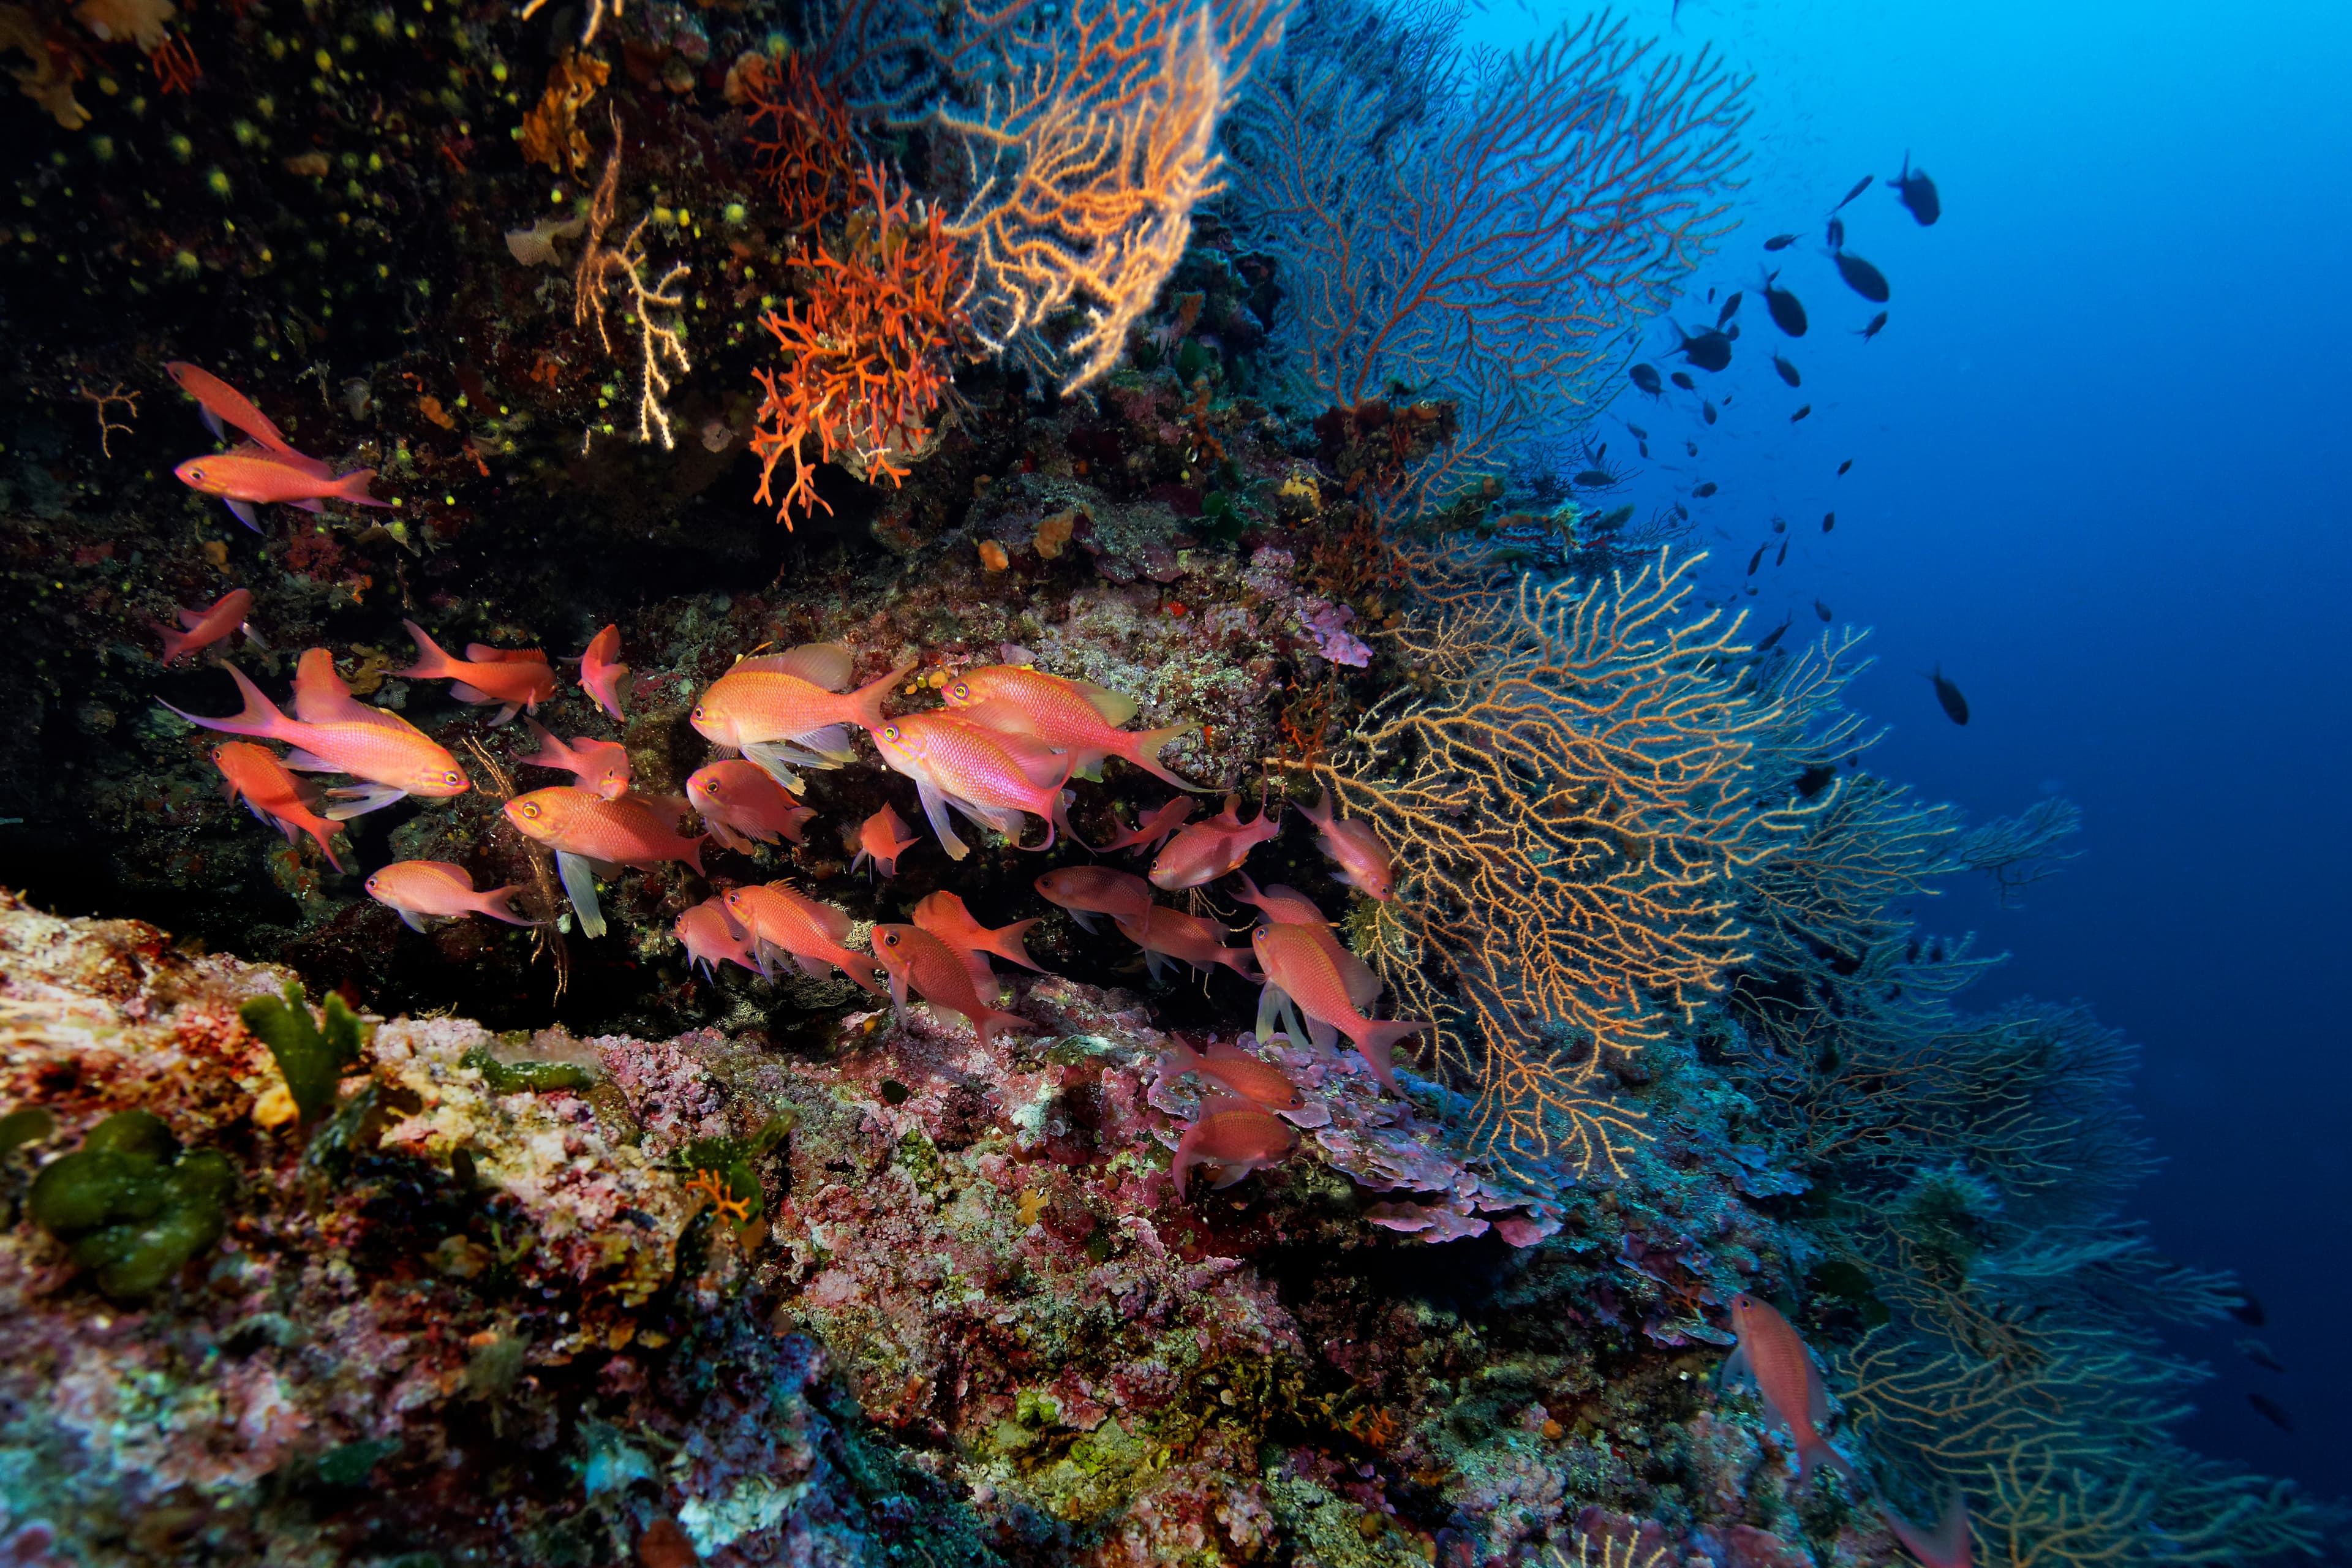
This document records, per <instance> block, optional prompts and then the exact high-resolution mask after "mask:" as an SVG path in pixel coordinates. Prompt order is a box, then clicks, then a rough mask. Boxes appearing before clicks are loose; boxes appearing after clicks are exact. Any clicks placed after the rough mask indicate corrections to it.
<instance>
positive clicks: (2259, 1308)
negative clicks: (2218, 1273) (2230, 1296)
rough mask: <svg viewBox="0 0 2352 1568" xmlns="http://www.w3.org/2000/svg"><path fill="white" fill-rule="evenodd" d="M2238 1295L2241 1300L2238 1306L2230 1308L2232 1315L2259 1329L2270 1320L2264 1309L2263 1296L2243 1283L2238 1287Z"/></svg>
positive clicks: (2251, 1327)
mask: <svg viewBox="0 0 2352 1568" xmlns="http://www.w3.org/2000/svg"><path fill="white" fill-rule="evenodd" d="M2238 1295H2239V1297H2240V1298H2241V1300H2239V1302H2238V1304H2237V1305H2236V1306H2234V1307H2231V1309H2230V1316H2231V1317H2233V1318H2235V1319H2237V1320H2238V1321H2240V1322H2242V1323H2243V1324H2245V1325H2246V1327H2248V1328H2250V1329H2259V1328H2261V1327H2262V1326H2263V1323H2264V1322H2266V1321H2269V1319H2268V1316H2267V1315H2266V1314H2265V1313H2264V1312H2263V1303H2262V1298H2260V1297H2259V1296H2256V1295H2255V1294H2254V1293H2253V1292H2252V1290H2249V1289H2246V1288H2245V1287H2244V1286H2243V1285H2241V1286H2239V1287H2238Z"/></svg>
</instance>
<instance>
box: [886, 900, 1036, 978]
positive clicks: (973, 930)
mask: <svg viewBox="0 0 2352 1568" xmlns="http://www.w3.org/2000/svg"><path fill="white" fill-rule="evenodd" d="M914 919H915V924H916V925H918V926H919V927H921V928H922V929H923V930H924V931H929V932H930V933H931V934H932V935H933V936H935V937H937V938H939V939H940V941H941V942H945V943H947V945H948V947H949V948H950V951H952V952H954V953H955V954H956V956H957V957H959V958H961V959H962V960H963V961H964V967H965V968H966V969H967V970H969V971H971V988H972V990H973V992H974V993H975V994H977V995H978V996H979V997H980V998H981V1000H982V1001H983V1002H992V1001H994V1000H995V999H996V996H997V994H998V992H999V991H1000V990H1001V989H1002V988H1003V982H1001V981H999V980H998V979H997V977H996V971H995V970H993V969H992V968H990V967H989V963H988V959H989V955H990V954H991V953H993V954H995V955H996V956H997V957H999V958H1001V959H1003V960H1004V961H1005V962H1007V963H1017V964H1019V965H1020V966H1021V967H1022V968H1024V969H1034V970H1036V971H1037V972H1038V973H1040V974H1042V973H1045V965H1043V964H1041V963H1037V962H1036V961H1035V960H1034V959H1033V958H1031V957H1030V956H1029V950H1028V949H1027V948H1026V947H1024V946H1023V945H1022V943H1021V938H1022V937H1023V935H1024V934H1025V933H1026V932H1027V931H1028V930H1029V928H1030V927H1031V926H1033V925H1035V924H1036V923H1037V922H1036V921H1035V920H1034V919H1031V920H1025V921H1013V923H1012V924H1011V925H1007V926H996V927H993V928H991V927H989V926H984V925H982V924H981V923H980V922H979V921H976V920H974V919H972V916H971V910H968V909H965V908H964V907H963V900H961V899H960V898H957V897H956V896H955V895H954V894H953V893H950V892H937V893H932V894H930V895H929V896H928V897H926V898H925V899H924V900H922V901H921V902H920V903H919V904H917V905H916V906H915V916H914Z"/></svg>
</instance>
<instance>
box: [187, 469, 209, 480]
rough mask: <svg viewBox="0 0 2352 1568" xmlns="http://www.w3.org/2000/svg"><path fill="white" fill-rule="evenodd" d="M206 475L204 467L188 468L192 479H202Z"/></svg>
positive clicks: (189, 476)
mask: <svg viewBox="0 0 2352 1568" xmlns="http://www.w3.org/2000/svg"><path fill="white" fill-rule="evenodd" d="M204 477H205V471H204V470H203V469H202V468H190V469H189V470H188V478H190V479H203V478H204Z"/></svg>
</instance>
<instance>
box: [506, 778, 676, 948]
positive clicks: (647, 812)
mask: <svg viewBox="0 0 2352 1568" xmlns="http://www.w3.org/2000/svg"><path fill="white" fill-rule="evenodd" d="M506 817H507V820H508V821H509V822H510V823H512V824H513V825H514V827H515V831H516V832H518V833H520V834H521V835H522V836H523V837H525V838H535V839H537V840H538V841H539V842H540V843H541V844H544V845H546V846H547V847H549V848H550V849H552V850H554V851H555V869H556V873H557V875H559V876H560V877H562V879H563V890H564V892H565V893H566V894H568V895H569V896H570V897H571V900H572V910H574V911H575V912H576V913H577V914H578V915H579V916H580V929H581V931H583V933H585V934H586V935H587V936H589V937H590V938H592V939H593V938H595V937H600V936H603V935H604V910H602V909H601V908H600V907H599V906H598V904H597V902H596V877H597V874H598V873H600V872H601V873H602V874H604V876H608V877H609V876H613V875H614V874H615V868H618V867H622V866H635V867H636V868H639V869H640V870H651V869H652V868H654V867H656V866H658V865H660V864H661V863H662V862H663V861H665V860H683V861H685V862H686V863H687V864H688V865H689V866H691V867H693V868H695V870H696V871H697V872H699V871H700V870H701V869H702V839H703V836H702V835H701V834H696V835H695V836H694V837H691V838H686V837H680V836H679V835H678V834H677V831H676V823H677V813H676V812H675V811H672V810H669V809H667V805H656V803H655V802H653V801H649V800H647V799H646V798H645V797H644V796H643V795H623V796H622V797H621V798H620V799H618V800H606V799H605V798H604V796H603V795H597V794H595V793H594V792H593V791H591V790H584V789H578V788H575V787H573V786H572V785H570V784H558V785H556V786H555V787H554V788H552V789H535V790H533V791H531V792H530V794H529V795H517V796H515V797H514V799H512V800H510V801H509V802H507V804H506Z"/></svg>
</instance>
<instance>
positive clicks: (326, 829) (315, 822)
mask: <svg viewBox="0 0 2352 1568" xmlns="http://www.w3.org/2000/svg"><path fill="white" fill-rule="evenodd" d="M294 826H295V825H294V824H293V823H291V822H289V823H288V824H287V827H288V830H289V834H288V836H289V837H291V836H292V834H291V830H292V828H293V827H294ZM300 826H301V828H302V831H303V832H305V833H307V834H309V835H310V837H312V838H313V839H315V840H317V841H318V845H319V853H320V854H321V855H324V856H325V857H326V858H327V864H328V865H330V866H332V867H333V868H335V869H336V870H337V871H339V872H340V871H341V870H342V869H343V863H342V862H341V860H338V859H336V858H335V845H334V837H335V830H336V829H337V828H339V827H341V826H342V824H341V823H340V822H330V821H328V820H327V819H326V818H325V817H323V816H311V817H310V818H309V820H307V821H305V822H303V823H302V824H301V825H300Z"/></svg>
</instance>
